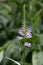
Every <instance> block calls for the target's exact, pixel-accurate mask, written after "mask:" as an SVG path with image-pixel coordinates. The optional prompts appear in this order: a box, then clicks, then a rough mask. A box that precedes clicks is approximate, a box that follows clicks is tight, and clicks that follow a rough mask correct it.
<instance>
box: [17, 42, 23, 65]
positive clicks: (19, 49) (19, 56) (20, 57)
mask: <svg viewBox="0 0 43 65" xmlns="http://www.w3.org/2000/svg"><path fill="white" fill-rule="evenodd" d="M18 50H19V58H20V60H21V65H23V63H22V57H21V52H20V42H19V43H18Z"/></svg>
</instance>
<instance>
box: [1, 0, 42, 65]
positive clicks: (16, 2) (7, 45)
mask: <svg viewBox="0 0 43 65" xmlns="http://www.w3.org/2000/svg"><path fill="white" fill-rule="evenodd" d="M24 3H25V5H26V24H27V25H28V26H29V27H31V28H32V32H33V34H34V35H35V37H34V38H33V40H36V39H37V38H38V40H37V41H35V43H39V44H34V45H33V47H32V48H27V49H26V58H25V60H26V65H31V64H32V52H33V50H34V49H36V50H37V52H39V54H38V65H43V0H0V65H15V64H14V63H13V62H11V61H9V60H8V59H6V56H8V57H10V58H12V59H14V60H16V61H20V59H19V54H18V44H17V43H18V41H17V39H16V36H17V35H19V34H18V33H17V32H18V30H19V29H20V27H21V26H22V18H23V4H24ZM20 51H21V54H22V57H23V48H22V47H20ZM40 59H41V60H40Z"/></svg>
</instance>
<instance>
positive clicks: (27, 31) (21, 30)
mask: <svg viewBox="0 0 43 65" xmlns="http://www.w3.org/2000/svg"><path fill="white" fill-rule="evenodd" d="M31 32H32V31H31V28H29V29H27V30H26V34H25V37H26V38H32V34H31ZM18 33H19V34H20V35H21V36H17V39H18V40H22V39H23V37H24V30H23V29H22V28H21V29H20V30H19V31H18ZM24 45H25V46H28V47H30V46H31V43H28V42H25V43H24Z"/></svg>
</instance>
